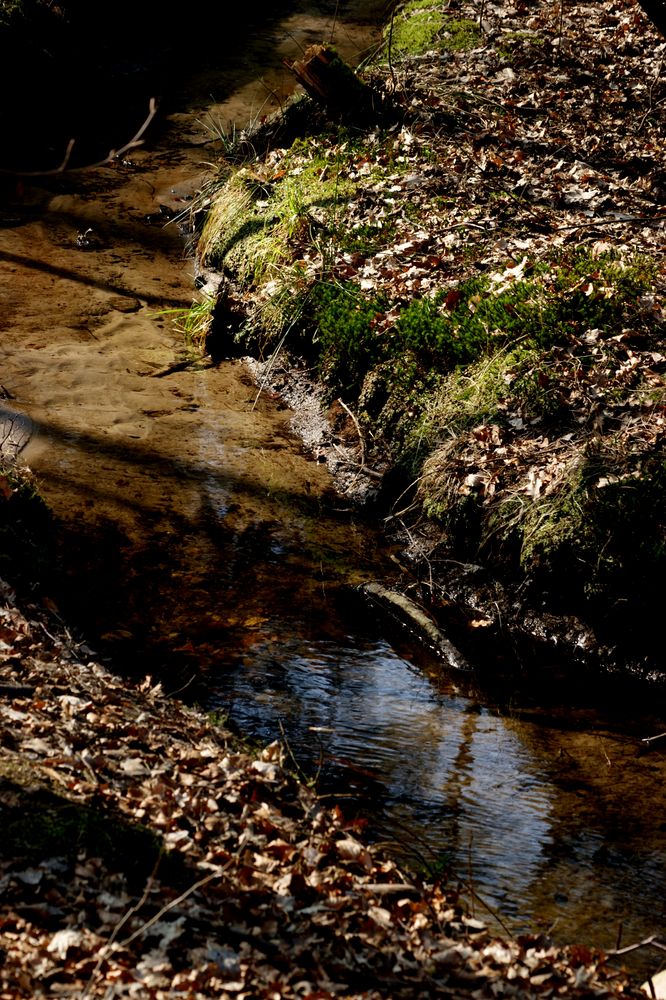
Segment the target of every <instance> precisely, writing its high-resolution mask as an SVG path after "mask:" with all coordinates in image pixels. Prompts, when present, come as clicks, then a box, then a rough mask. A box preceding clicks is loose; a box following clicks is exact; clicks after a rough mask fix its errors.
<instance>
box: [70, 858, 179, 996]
mask: <svg viewBox="0 0 666 1000" xmlns="http://www.w3.org/2000/svg"><path fill="white" fill-rule="evenodd" d="M161 860H162V855H161V854H158V856H157V860H156V861H155V864H154V866H153V870H152V871H151V873H150V875H149V876H148V878H147V880H146V887H145V889H144V890H143V895H142V896H141V899H140V900H139V901H138V903H135V904H134V906H130V908H129V909H128V910H126V911H125V913H124V914H123V916H122V917H121V918H120V920H119V921H118V923H117V924H116V926H115V927H114V928H113V931H112V932H111V935H110V937H109V940H108V941H107V942H106V944H105V945H104V946H103V947H102V948H100V949H99V953H98V958H97V963H96V965H95V967H94V969H93V970H92V972H91V973H90V979H89V980H88V982H87V984H86V986H85V987H84V989H83V992H82V994H81V1000H85V997H87V996H89V994H90V991H91V989H92V987H93V984H94V982H95V979H96V977H97V974H98V972H99V970H100V969H101V968H102V963H103V962H104V959H105V958H106V956H107V955H108V953H109V949H110V948H111V945H112V944H113V943H114V941H115V940H116V938H117V937H118V935H119V934H120V932H121V930H122V929H123V927H124V926H125V924H126V923H127V921H128V920H131V918H132V917H133V916H134V914H135V913H138V912H139V910H140V909H141V908H142V907H143V906H144V905H145V903H146V901H147V899H148V896H149V895H150V891H151V889H152V887H153V883H154V881H155V876H156V875H157V869H158V868H159V865H160V861H161Z"/></svg>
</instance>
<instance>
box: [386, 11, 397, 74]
mask: <svg viewBox="0 0 666 1000" xmlns="http://www.w3.org/2000/svg"><path fill="white" fill-rule="evenodd" d="M394 21H395V7H394V8H393V10H392V11H391V23H390V25H389V36H388V47H387V55H388V67H389V73H390V74H391V88H392V89H391V92H392V93H395V91H396V88H397V86H398V81H397V79H396V75H395V70H394V69H393V23H394Z"/></svg>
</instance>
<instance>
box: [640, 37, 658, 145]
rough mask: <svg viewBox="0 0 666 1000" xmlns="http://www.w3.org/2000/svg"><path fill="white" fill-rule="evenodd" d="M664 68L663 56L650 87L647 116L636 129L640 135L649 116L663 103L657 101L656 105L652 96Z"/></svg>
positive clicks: (644, 116) (643, 117)
mask: <svg viewBox="0 0 666 1000" xmlns="http://www.w3.org/2000/svg"><path fill="white" fill-rule="evenodd" d="M663 68H664V57H663V56H662V58H661V59H660V60H659V65H658V66H657V72H656V73H655V74H654V78H653V80H652V82H651V83H650V86H649V87H648V94H647V100H648V103H647V110H646V111H645V114H644V115H643V116H642V118H641V120H640V121H639V123H638V125H637V126H636V129H635V131H636V134H638V133H639V132H640V130H641V129H642V128H643V126H644V125H645V122H646V121H647V119H648V117H649V115H650V114H651V113H652V111H654V109H655V108H656V107H657V106H658V105H659V104H661V103H662V101H657V102H656V104H654V103H653V101H652V95H653V94H654V88H655V87H656V85H657V83H658V81H659V77H660V76H661V71H662V69H663ZM662 100H663V99H662Z"/></svg>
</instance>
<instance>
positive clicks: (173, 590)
mask: <svg viewBox="0 0 666 1000" xmlns="http://www.w3.org/2000/svg"><path fill="white" fill-rule="evenodd" d="M286 6H288V5H285V7H286ZM294 6H296V5H292V10H293V7H294ZM381 7H382V4H379V3H370V2H366V3H363V2H362V0H357V2H356V3H347V4H344V3H342V4H340V8H339V10H338V11H337V15H336V5H335V4H321V5H320V6H319V8H318V7H317V5H316V4H305V3H303V4H300V5H299V6H298V9H297V10H295V12H292V14H285V15H284V17H283V18H282V19H276V18H273V19H272V20H271V21H270V24H269V25H268V27H267V26H266V25H267V23H268V22H259V21H258V22H257V23H255V24H254V25H250V26H249V27H248V28H247V30H246V31H245V32H244V33H243V35H242V39H236V40H235V41H236V44H234V39H231V40H230V42H229V44H228V45H227V46H226V48H225V47H224V46H222V47H221V49H220V53H219V66H215V65H213V66H211V65H208V66H203V67H201V69H200V70H197V72H191V71H190V72H189V73H188V75H187V76H185V75H183V76H182V78H180V79H179V80H178V88H174V90H176V89H177V93H178V96H177V97H176V96H174V95H172V97H171V103H170V104H168V103H167V112H168V113H166V114H163V115H162V117H161V119H160V121H159V124H158V127H157V128H156V129H155V131H154V133H152V134H149V141H148V143H147V144H146V145H145V147H143V148H141V149H139V150H135V151H133V152H132V154H131V156H130V157H129V161H128V162H126V163H118V164H116V165H114V166H112V167H105V168H102V169H97V170H93V171H81V172H72V173H66V174H63V175H62V176H59V177H53V178H43V179H33V180H26V181H25V182H24V184H23V185H21V187H20V188H17V190H16V191H15V192H13V193H11V197H10V198H9V200H8V202H7V204H6V205H3V206H1V207H2V213H0V218H4V220H5V223H6V224H5V225H3V226H2V227H0V292H1V296H2V311H1V313H0V383H1V384H2V387H3V389H4V390H5V395H7V396H8V397H11V398H6V399H2V400H0V407H1V409H0V422H1V423H2V426H3V427H8V426H10V425H11V427H12V428H13V430H12V433H13V435H14V436H13V438H12V439H11V441H10V446H11V447H14V449H15V450H18V449H22V452H21V454H22V457H23V458H24V460H25V461H26V462H27V463H28V464H29V466H30V467H31V468H32V470H33V471H34V473H35V476H36V478H37V481H38V483H39V487H40V490H41V491H42V493H43V495H44V497H45V498H46V500H47V501H48V503H49V504H50V505H51V507H52V508H53V509H54V511H55V513H56V515H57V517H58V519H59V521H60V525H61V531H60V549H59V551H60V557H61V559H62V564H63V571H64V573H65V575H66V576H67V579H68V588H69V594H70V598H71V604H72V607H75V608H76V609H77V612H78V615H79V620H80V621H81V622H84V623H85V625H86V628H87V630H88V632H89V634H90V635H91V637H92V638H91V641H93V643H94V641H95V640H96V641H98V642H100V643H101V644H102V648H104V649H109V650H111V651H112V653H113V656H114V659H115V661H116V662H117V663H124V662H131V663H132V664H133V666H134V668H136V667H137V666H138V668H139V669H145V670H146V672H148V671H159V672H160V674H161V675H162V676H167V677H171V678H173V689H174V690H175V689H178V688H182V687H187V686H188V685H190V686H193V685H194V684H195V683H197V684H198V683H199V681H198V678H202V679H203V688H201V685H199V686H200V688H201V690H203V691H204V692H205V693H204V695H203V697H205V699H206V700H207V704H208V706H209V707H210V708H212V709H217V710H220V711H222V712H223V713H224V714H225V715H228V716H229V718H230V720H231V721H232V722H233V723H234V724H235V725H237V726H238V727H239V728H240V729H241V730H242V731H243V732H244V733H246V734H248V735H250V736H253V737H256V738H259V739H262V740H266V739H274V738H276V737H278V738H280V737H282V738H284V739H285V740H286V741H287V743H288V747H289V749H290V752H291V753H293V755H294V758H295V759H296V760H297V761H298V765H299V766H300V767H302V768H303V769H304V770H305V771H306V772H307V773H308V774H312V773H313V772H315V771H317V770H320V771H321V774H320V786H321V788H322V790H323V792H324V793H325V794H331V795H334V796H335V797H336V798H337V799H338V800H340V801H341V803H342V804H343V806H344V805H345V803H347V807H348V809H349V810H350V812H353V813H354V814H357V813H359V812H360V813H363V814H366V815H368V816H369V817H370V820H369V822H370V831H371V833H372V835H373V836H375V837H377V838H379V839H380V840H383V841H385V842H387V843H388V844H389V845H390V846H391V848H392V849H394V850H396V851H397V852H398V853H399V854H400V855H401V856H402V857H404V858H406V859H407V860H408V862H409V863H410V864H411V865H414V866H417V867H421V868H423V869H424V870H426V871H430V872H440V873H441V872H447V873H449V877H450V878H451V879H452V881H453V882H456V883H457V882H458V881H461V882H464V883H466V884H467V885H468V892H469V893H470V895H471V898H472V900H473V905H474V906H475V907H476V910H477V913H478V915H479V916H488V910H487V907H490V908H491V909H492V910H493V911H495V912H496V913H497V914H498V915H499V918H500V919H501V920H502V921H503V922H504V923H505V924H506V926H507V927H508V928H510V929H511V930H512V931H514V932H515V931H518V930H526V929H542V930H552V931H553V932H554V933H555V935H556V936H557V937H558V938H559V939H560V940H582V941H584V942H585V943H587V944H590V945H598V946H601V947H606V948H609V947H614V946H615V943H616V940H617V938H618V935H619V934H620V929H621V928H622V936H623V941H624V942H630V941H634V940H638V939H640V938H642V937H645V936H647V935H648V934H650V933H654V932H656V931H659V930H662V931H663V929H664V926H665V925H666V892H665V888H666V792H665V789H666V781H665V779H666V754H665V753H664V751H661V752H660V751H659V750H654V751H653V752H652V753H649V754H645V755H641V754H640V752H639V750H640V746H641V744H640V739H641V737H645V736H652V735H654V734H655V733H656V732H659V731H661V730H663V729H665V728H666V724H665V723H664V719H663V712H662V713H661V719H660V718H659V712H660V709H659V708H658V707H657V708H656V709H655V712H654V714H649V713H647V712H643V713H642V714H641V715H629V714H628V713H627V711H624V710H623V711H620V710H618V709H617V708H615V709H610V708H609V709H608V710H607V711H605V712H600V711H592V710H590V709H572V708H571V706H566V705H562V703H561V699H560V703H559V704H555V705H552V704H551V705H550V706H549V707H548V710H547V711H546V710H545V708H544V707H543V706H539V705H536V704H534V703H533V702H529V703H528V702H527V700H526V699H522V700H521V699H520V698H519V697H517V696H515V697H514V700H513V702H512V703H511V702H508V703H507V700H506V699H504V700H503V702H502V705H501V707H500V706H498V705H497V704H496V702H495V700H494V699H493V698H492V697H491V696H490V695H489V694H488V693H487V692H484V690H483V686H482V685H481V684H479V683H478V682H477V681H476V680H475V675H474V673H471V674H469V675H468V674H460V673H458V674H447V672H446V671H445V670H443V669H442V667H441V665H439V664H437V663H436V662H434V661H429V660H428V659H427V658H425V657H424V656H423V655H417V653H416V651H414V650H412V649H410V647H409V644H408V643H406V644H405V643H403V642H398V641H393V642H390V641H389V640H388V639H387V637H386V633H385V630H384V627H383V624H382V623H381V622H379V621H377V620H376V619H375V618H374V615H373V612H372V609H371V608H370V607H369V606H367V605H365V604H364V603H363V601H362V599H361V598H360V596H358V595H357V594H356V592H355V591H354V585H355V584H357V583H359V582H361V581H365V580H370V579H377V580H381V581H383V582H387V581H388V582H390V580H391V579H392V578H393V577H394V576H395V569H394V565H393V563H392V562H391V560H390V558H389V554H388V553H387V552H386V549H385V546H383V544H382V542H381V540H380V538H379V537H378V535H377V534H376V533H375V531H374V529H373V528H372V527H371V526H370V525H369V524H366V523H364V521H363V519H362V518H361V517H360V516H359V515H357V514H355V513H354V512H353V511H351V510H350V509H349V507H348V505H347V504H346V503H345V502H344V500H341V499H340V498H339V497H337V496H336V494H335V492H334V489H333V484H332V482H331V480H330V477H329V475H328V472H327V469H326V467H325V465H324V464H321V463H317V462H315V461H313V460H312V458H311V457H310V456H309V455H308V454H306V452H305V450H304V449H303V447H302V446H301V444H300V442H299V440H298V439H297V438H296V436H295V435H294V433H293V430H292V427H291V414H290V412H289V411H288V410H287V409H286V408H285V407H284V405H283V404H282V403H281V402H280V401H279V400H278V399H276V398H273V397H271V396H269V395H266V394H262V393H258V391H257V388H256V386H255V384H254V382H253V381H252V378H251V377H250V374H249V372H248V370H247V369H246V368H245V366H244V364H243V363H242V362H241V361H229V362H224V363H222V364H220V365H218V366H216V367H214V366H212V365H210V364H209V363H208V362H206V361H204V360H202V362H201V363H200V364H196V365H190V366H189V367H186V368H184V370H174V371H172V372H171V373H169V374H164V372H165V370H166V369H167V368H169V366H171V365H173V364H174V363H175V362H178V361H180V360H184V359H185V354H184V349H183V344H182V342H181V339H180V335H179V334H178V332H177V331H176V330H175V329H174V327H173V323H172V318H171V316H170V314H169V312H168V311H169V310H172V309H180V308H186V307H187V306H188V305H189V304H190V302H191V300H192V295H193V282H194V275H193V266H192V262H191V260H189V259H188V257H187V255H186V253H185V252H184V249H183V244H182V239H181V236H180V234H179V232H178V228H177V227H176V226H174V225H166V226H165V225H164V219H165V217H166V216H165V209H164V208H162V209H160V206H165V207H166V211H167V212H168V213H171V212H178V211H180V210H182V209H187V206H188V204H189V202H188V199H189V197H190V196H191V195H192V193H193V192H195V191H196V190H197V189H198V187H199V186H200V183H201V179H202V176H203V175H204V174H205V173H206V171H207V169H208V167H207V163H209V162H211V161H212V160H214V159H215V157H216V156H217V155H218V154H219V145H217V144H216V143H217V141H218V139H219V136H220V134H221V133H227V134H228V133H230V132H233V129H234V127H241V126H242V125H243V124H244V123H245V122H247V121H248V120H250V119H252V118H257V117H261V116H263V115H265V114H267V113H269V112H270V111H272V110H273V109H274V108H275V107H276V106H277V105H279V103H280V102H281V101H283V100H284V99H285V97H286V96H287V94H288V92H289V90H290V88H291V81H290V78H289V77H288V75H287V74H285V73H284V71H283V70H282V68H281V60H282V58H284V57H286V56H293V55H295V54H297V53H298V52H299V51H300V48H301V47H302V46H303V45H304V44H307V43H309V42H311V41H319V40H321V39H322V38H323V39H328V38H329V37H330V36H331V35H333V36H334V39H335V41H336V43H337V45H338V47H339V48H340V49H341V50H342V51H343V54H346V55H347V56H349V57H350V58H351V57H352V56H353V55H354V53H356V52H358V51H359V50H360V49H362V48H364V47H365V46H367V45H368V44H370V43H371V42H372V39H373V28H372V24H373V22H374V21H376V18H377V17H378V15H379V12H380V10H381ZM86 240H87V243H86ZM17 435H18V436H17ZM2 436H3V435H2V433H0V439H2ZM8 440H9V438H8ZM12 442H13V444H12ZM71 610H72V609H71V608H70V607H68V608H67V613H68V614H70V612H71ZM484 666H486V668H487V666H488V665H487V664H486V665H484ZM195 678H196V679H197V680H195ZM634 961H635V964H636V965H637V967H638V968H639V969H641V970H644V971H649V970H650V969H654V968H655V967H656V966H657V965H658V960H657V958H655V957H654V955H653V954H650V953H649V952H644V951H642V952H638V953H637V956H635V958H634Z"/></svg>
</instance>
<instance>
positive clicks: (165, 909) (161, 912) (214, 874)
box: [119, 858, 233, 948]
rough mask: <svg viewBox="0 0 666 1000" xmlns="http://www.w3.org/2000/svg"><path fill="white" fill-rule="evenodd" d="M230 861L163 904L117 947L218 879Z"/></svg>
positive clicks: (129, 940) (130, 941) (134, 938)
mask: <svg viewBox="0 0 666 1000" xmlns="http://www.w3.org/2000/svg"><path fill="white" fill-rule="evenodd" d="M232 861H233V858H230V859H229V861H227V863H226V865H222V867H221V868H217V869H216V870H215V871H214V872H211V873H210V875H206V876H205V877H204V878H201V879H199V881H198V882H195V883H194V885H191V886H190V887H189V889H186V890H185V892H181V894H180V896H177V897H176V899H172V900H170V902H168V903H165V905H164V906H163V907H162V909H161V910H158V912H157V913H156V914H155V915H154V916H152V917H151V918H150V920H147V921H146V923H145V924H143V925H142V926H141V927H139V928H138V930H136V931H134V933H133V934H130V936H129V937H128V938H125V940H124V941H121V942H120V945H119V947H120V948H126V947H127V946H128V945H130V944H131V943H132V941H135V940H136V939H137V938H138V937H140V936H141V935H142V934H144V933H145V932H146V931H147V930H148V928H149V927H152V926H153V924H156V923H157V922H158V920H161V918H162V917H163V916H164V914H165V913H168V912H169V910H173V908H174V907H175V906H178V905H179V904H180V903H182V902H183V901H184V900H186V899H187V898H188V896H191V895H192V893H193V892H196V891H197V889H201V887H202V886H204V885H207V884H208V883H209V882H212V881H213V879H216V878H219V877H220V876H221V875H222V873H223V872H225V871H226V869H227V868H228V867H229V866H230V865H231V862H232Z"/></svg>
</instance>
